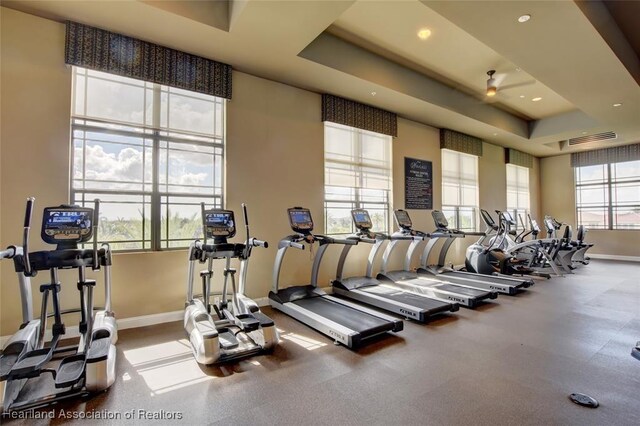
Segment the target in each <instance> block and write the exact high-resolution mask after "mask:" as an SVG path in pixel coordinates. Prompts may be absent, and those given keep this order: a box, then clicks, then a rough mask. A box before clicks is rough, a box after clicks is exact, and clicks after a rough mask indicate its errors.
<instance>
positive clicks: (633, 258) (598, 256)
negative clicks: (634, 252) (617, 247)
mask: <svg viewBox="0 0 640 426" xmlns="http://www.w3.org/2000/svg"><path fill="white" fill-rule="evenodd" d="M587 256H589V257H590V258H592V259H606V260H624V261H627V262H640V256H618V255H615V254H593V253H588V254H587Z"/></svg>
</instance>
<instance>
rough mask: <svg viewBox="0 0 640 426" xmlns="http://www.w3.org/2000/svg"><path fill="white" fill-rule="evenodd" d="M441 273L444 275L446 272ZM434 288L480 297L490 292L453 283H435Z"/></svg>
mask: <svg viewBox="0 0 640 426" xmlns="http://www.w3.org/2000/svg"><path fill="white" fill-rule="evenodd" d="M442 275H446V274H442ZM434 288H439V289H441V290H445V291H450V292H452V293H458V294H464V295H465V296H469V297H482V296H486V295H489V294H490V292H489V291H484V290H476V289H473V288H469V287H462V286H459V285H453V284H438V285H435V286H434Z"/></svg>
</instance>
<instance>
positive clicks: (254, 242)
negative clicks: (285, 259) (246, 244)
mask: <svg viewBox="0 0 640 426" xmlns="http://www.w3.org/2000/svg"><path fill="white" fill-rule="evenodd" d="M250 244H251V245H252V246H253V247H264V248H268V247H269V243H268V242H266V241H262V240H258V239H255V238H251V239H250Z"/></svg>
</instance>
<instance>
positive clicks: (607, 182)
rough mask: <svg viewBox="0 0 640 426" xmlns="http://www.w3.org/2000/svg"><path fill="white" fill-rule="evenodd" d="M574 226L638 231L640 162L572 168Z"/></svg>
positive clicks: (639, 218) (639, 226)
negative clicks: (576, 220)
mask: <svg viewBox="0 0 640 426" xmlns="http://www.w3.org/2000/svg"><path fill="white" fill-rule="evenodd" d="M575 177H576V210H577V216H578V225H584V226H585V227H587V228H594V229H640V161H627V162H624V163H613V164H599V165H597V166H585V167H576V169H575Z"/></svg>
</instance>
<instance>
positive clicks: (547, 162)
mask: <svg viewBox="0 0 640 426" xmlns="http://www.w3.org/2000/svg"><path fill="white" fill-rule="evenodd" d="M540 172H541V179H540V183H541V184H540V187H541V193H542V197H541V201H542V213H543V215H544V214H548V215H551V216H553V217H555V218H556V219H558V220H559V221H561V222H565V223H568V224H570V225H571V226H572V227H573V229H574V233H575V229H576V189H575V180H574V176H573V168H572V167H571V156H570V155H569V154H567V155H559V156H557V157H547V158H542V159H541V160H540ZM538 222H539V224H540V226H541V227H542V228H543V230H544V225H543V222H542V217H541V218H540V220H539V221H538ZM639 236H640V232H638V231H627V230H616V231H606V230H597V229H592V230H590V231H589V232H588V233H587V241H588V242H591V243H594V244H595V246H594V247H593V248H592V249H590V250H589V253H592V254H603V255H609V256H634V257H639V256H640V250H639V249H638V241H637V240H638V237H639Z"/></svg>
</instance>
